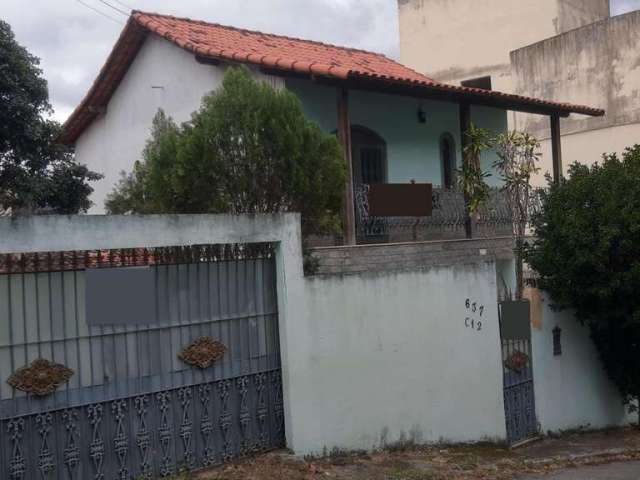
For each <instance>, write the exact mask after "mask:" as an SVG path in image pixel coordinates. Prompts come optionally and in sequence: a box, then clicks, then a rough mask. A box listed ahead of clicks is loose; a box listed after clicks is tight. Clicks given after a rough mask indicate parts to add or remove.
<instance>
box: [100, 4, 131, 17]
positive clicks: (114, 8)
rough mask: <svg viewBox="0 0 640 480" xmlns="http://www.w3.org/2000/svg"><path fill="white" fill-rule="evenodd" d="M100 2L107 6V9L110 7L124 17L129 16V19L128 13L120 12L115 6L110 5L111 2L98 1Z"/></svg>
mask: <svg viewBox="0 0 640 480" xmlns="http://www.w3.org/2000/svg"><path fill="white" fill-rule="evenodd" d="M98 1H99V2H100V3H102V4H104V5H106V6H107V7H109V8H110V9H112V10H115V11H116V12H118V13H121V14H122V15H125V16H127V17H128V16H129V13H128V12H125V11H124V10H120V9H119V8H118V7H114V6H113V5H111V4H110V3H109V2H107V1H106V0H98Z"/></svg>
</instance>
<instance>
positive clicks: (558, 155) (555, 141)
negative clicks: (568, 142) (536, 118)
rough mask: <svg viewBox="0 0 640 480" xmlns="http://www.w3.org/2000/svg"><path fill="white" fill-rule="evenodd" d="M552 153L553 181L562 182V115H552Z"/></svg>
mask: <svg viewBox="0 0 640 480" xmlns="http://www.w3.org/2000/svg"><path fill="white" fill-rule="evenodd" d="M550 118H551V155H552V159H553V181H554V182H555V183H560V179H561V178H562V137H561V135H560V117H559V116H558V115H551V117H550Z"/></svg>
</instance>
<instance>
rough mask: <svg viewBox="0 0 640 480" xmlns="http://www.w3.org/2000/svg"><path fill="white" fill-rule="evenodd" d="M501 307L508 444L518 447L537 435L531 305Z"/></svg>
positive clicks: (504, 303) (510, 302)
mask: <svg viewBox="0 0 640 480" xmlns="http://www.w3.org/2000/svg"><path fill="white" fill-rule="evenodd" d="M499 306H500V338H501V344H502V369H503V382H504V409H505V418H506V428H507V440H508V442H509V443H510V444H515V443H518V442H521V441H524V440H527V439H529V438H531V437H534V436H536V435H537V433H538V422H537V419H536V409H535V392H534V385H533V357H532V350H531V322H530V317H529V303H528V302H519V301H503V302H501V303H500V305H499Z"/></svg>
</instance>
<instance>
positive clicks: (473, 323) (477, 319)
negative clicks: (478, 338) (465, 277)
mask: <svg viewBox="0 0 640 480" xmlns="http://www.w3.org/2000/svg"><path fill="white" fill-rule="evenodd" d="M464 306H465V308H466V309H467V316H466V317H465V318H464V326H465V328H470V329H471V330H475V331H476V332H481V331H482V315H483V314H484V305H480V304H478V302H474V301H472V300H471V299H469V298H467V300H466V301H465V302H464Z"/></svg>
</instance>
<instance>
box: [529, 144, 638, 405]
mask: <svg viewBox="0 0 640 480" xmlns="http://www.w3.org/2000/svg"><path fill="white" fill-rule="evenodd" d="M533 224H534V228H535V241H534V242H533V243H532V244H531V245H530V246H529V247H528V248H527V249H526V250H525V259H526V261H527V262H528V263H529V264H530V265H531V267H532V268H533V269H534V270H535V271H536V272H537V273H538V275H539V284H540V286H541V288H543V289H544V290H546V291H547V292H549V294H550V296H551V299H552V301H553V303H554V305H555V306H556V307H557V308H560V309H566V308H570V309H573V310H574V311H575V314H576V316H577V318H578V320H580V321H581V322H582V323H583V324H585V325H588V327H589V329H590V332H591V337H592V338H593V341H594V343H595V345H596V347H597V349H598V351H599V353H600V356H601V358H602V360H603V364H604V367H605V369H606V371H607V372H608V374H609V376H610V377H611V379H612V380H613V381H614V382H615V384H616V385H617V386H618V388H619V390H620V392H621V393H622V395H623V397H624V401H625V403H627V404H628V405H629V406H630V407H631V409H634V408H635V406H634V402H636V401H637V400H638V398H640V295H638V291H640V145H636V146H634V147H633V148H628V149H627V150H626V151H625V152H624V154H623V155H622V158H619V157H618V155H616V154H611V155H605V156H604V158H603V162H602V163H601V164H595V165H593V166H592V167H587V166H585V165H580V164H577V163H576V164H573V165H571V167H570V169H569V178H568V179H563V180H562V181H561V182H560V184H559V185H554V184H550V190H549V191H548V192H547V193H543V194H542V210H541V212H540V213H539V214H537V215H535V216H534V222H533Z"/></svg>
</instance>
